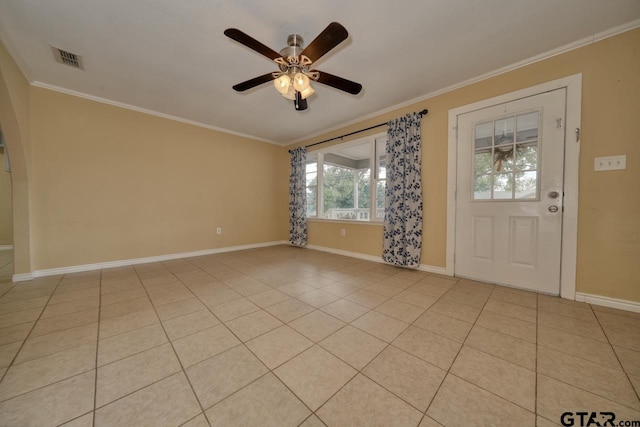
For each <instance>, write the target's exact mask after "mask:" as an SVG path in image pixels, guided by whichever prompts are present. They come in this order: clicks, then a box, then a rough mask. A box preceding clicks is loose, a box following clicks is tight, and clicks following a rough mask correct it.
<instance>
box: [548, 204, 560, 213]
mask: <svg viewBox="0 0 640 427" xmlns="http://www.w3.org/2000/svg"><path fill="white" fill-rule="evenodd" d="M549 212H551V213H556V212H558V207H557V206H553V205H551V206H549Z"/></svg>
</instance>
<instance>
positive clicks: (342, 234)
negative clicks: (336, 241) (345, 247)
mask: <svg viewBox="0 0 640 427" xmlns="http://www.w3.org/2000/svg"><path fill="white" fill-rule="evenodd" d="M340 235H341V236H342V237H344V236H346V235H347V230H345V229H344V228H341V229H340Z"/></svg>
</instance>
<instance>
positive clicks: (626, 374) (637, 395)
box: [589, 304, 640, 411]
mask: <svg viewBox="0 0 640 427" xmlns="http://www.w3.org/2000/svg"><path fill="white" fill-rule="evenodd" d="M589 307H590V308H591V311H592V312H593V315H594V316H595V318H596V322H598V325H600V329H602V333H604V336H605V338H606V339H607V343H608V344H609V346H610V347H611V351H613V354H614V356H615V357H616V360H617V361H618V363H619V364H620V367H621V368H622V372H624V374H625V376H626V377H627V381H629V384H630V385H631V390H633V392H634V393H635V395H636V399H637V400H638V401H639V402H640V391H638V390H636V388H635V387H634V385H633V382H632V381H631V378H630V377H629V372H627V370H626V369H625V367H624V365H623V364H622V361H621V360H620V357H619V356H618V353H617V352H616V350H615V349H614V348H613V344H611V341H610V340H609V335H607V332H606V331H605V329H604V327H603V326H602V323H600V318H599V317H598V315H597V314H596V311H595V310H594V309H593V306H592V305H591V304H589ZM623 348H624V347H623ZM593 394H595V393H593ZM626 406H628V405H626ZM635 410H636V411H637V410H638V409H637V408H636V409H635Z"/></svg>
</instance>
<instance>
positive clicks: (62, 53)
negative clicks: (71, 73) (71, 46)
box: [51, 46, 84, 70]
mask: <svg viewBox="0 0 640 427" xmlns="http://www.w3.org/2000/svg"><path fill="white" fill-rule="evenodd" d="M51 49H52V50H53V56H54V57H55V58H56V61H57V62H59V63H61V64H65V65H68V66H70V67H73V68H79V69H81V70H82V69H84V68H83V67H82V57H81V56H80V55H76V54H75V53H71V52H69V51H68V50H64V49H60V48H59V47H55V46H51Z"/></svg>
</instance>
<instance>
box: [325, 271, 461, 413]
mask: <svg viewBox="0 0 640 427" xmlns="http://www.w3.org/2000/svg"><path fill="white" fill-rule="evenodd" d="M459 281H460V279H458V280H457V281H456V282H454V284H453V285H452V286H451V287H453V286H455V285H456V284H457V283H458V282H459ZM415 283H417V282H414V284H415ZM451 287H450V288H449V290H450V289H451ZM449 290H447V292H448V291H449ZM447 292H444V293H443V294H442V295H440V296H439V297H438V298H437V299H436V300H435V301H434V302H433V304H431V306H433V305H434V304H435V303H437V302H438V301H439V300H440V299H441V298H442V297H443V296H444V295H445V294H446V293H447ZM390 299H392V298H387V300H390ZM385 302H386V301H385ZM382 304H384V302H383V303H380V304H378V305H377V306H376V307H374V308H372V309H369V312H370V311H373V310H375V308H377V307H379V306H380V305H382ZM431 306H429V308H431ZM429 308H427V309H425V310H424V311H423V312H422V313H421V314H420V316H422V315H423V314H424V313H426V312H427V311H428V310H429ZM367 313H368V312H367ZM365 314H366V313H365ZM365 314H363V316H364V315H365ZM420 316H418V318H420ZM360 317H362V316H360ZM360 317H358V319H359V318H360ZM418 318H416V319H415V320H414V321H413V322H411V323H409V324H408V326H407V327H406V328H404V329H403V330H402V332H400V334H398V335H397V336H396V337H395V338H394V339H393V340H392V341H391V342H389V343H386V342H385V341H383V340H380V338H378V337H376V336H374V335H371V334H369V333H368V332H366V331H361V330H360V329H359V328H356V329H358V330H359V331H361V332H363V333H365V334H367V335H370V336H372V337H374V338H376V339H378V340H380V341H383V342H385V343H386V344H387V345H386V346H385V347H384V348H383V349H382V350H380V351H379V352H378V353H377V354H376V355H375V356H374V357H373V358H372V359H371V360H370V361H369V362H367V363H366V364H365V365H364V366H363V367H362V369H356V368H355V367H353V366H351V365H349V364H348V363H347V362H345V361H344V360H342V359H341V358H339V357H338V356H337V355H335V354H333V353H332V352H331V351H330V350H328V349H325V348H324V347H322V346H320V347H322V348H323V349H324V350H325V351H327V352H329V354H331V355H333V356H334V357H336V358H338V359H339V360H341V361H342V362H344V363H346V364H347V365H348V366H351V367H352V368H354V369H356V372H357V373H356V375H354V376H353V377H352V378H350V379H349V381H347V382H346V383H345V384H344V385H343V386H342V387H340V388H339V389H338V390H337V391H336V392H335V393H333V394H332V395H331V396H329V398H328V399H327V400H325V402H324V403H323V404H322V405H320V406H319V407H318V409H316V411H315V412H314V414H315V415H316V416H317V417H318V418H319V419H320V420H321V421H322V419H321V418H320V416H318V415H317V412H318V411H319V410H320V409H321V408H322V407H323V406H325V405H326V404H327V403H328V402H329V401H330V400H331V399H333V397H334V396H336V395H337V394H338V393H339V392H340V391H341V390H342V389H344V388H345V387H346V386H347V385H348V384H349V383H351V382H352V381H353V380H354V378H356V377H357V376H358V375H362V376H364V377H366V378H367V379H368V380H370V381H372V382H374V383H375V384H376V385H378V386H380V387H382V388H383V389H384V390H385V391H387V392H388V393H391V394H392V395H393V396H395V397H396V398H398V399H400V400H401V401H402V402H404V403H406V404H408V405H409V406H411V407H412V408H415V406H413V405H412V404H411V403H409V402H407V401H406V400H404V399H403V398H401V397H400V396H398V395H397V394H395V393H394V392H392V391H391V390H388V389H387V388H386V387H384V386H382V385H381V384H379V383H378V382H377V381H375V380H373V379H371V378H369V377H368V376H367V375H366V374H365V373H364V372H363V371H364V370H365V369H366V368H367V367H368V366H369V365H370V364H371V362H373V361H374V360H375V359H376V358H377V357H378V356H379V355H380V354H382V353H383V352H384V351H386V350H387V349H388V348H389V347H391V346H392V344H393V341H395V339H396V338H398V337H399V336H400V335H402V333H403V332H404V331H406V330H407V329H409V328H410V327H411V326H414V323H415V322H416V321H417V320H418ZM355 320H357V319H355ZM355 320H354V322H355ZM348 325H351V323H348ZM345 326H346V325H345ZM352 327H353V328H355V326H352ZM416 327H418V326H416ZM418 328H419V327H418ZM420 329H421V330H423V329H422V328H420ZM393 347H394V348H397V347H396V346H393ZM398 350H401V351H403V352H405V353H407V354H411V353H408V352H406V351H404V350H402V349H398ZM411 356H413V357H416V358H417V359H419V360H423V359H421V358H419V357H417V356H415V355H412V354H411ZM423 361H424V362H426V363H428V364H430V365H432V366H435V365H433V364H432V363H430V362H427V361H426V360H423ZM436 368H438V369H442V368H439V367H437V366H436ZM442 370H443V369H442ZM445 377H446V374H445ZM445 377H443V378H442V382H444V378H445ZM442 382H441V383H440V385H442ZM439 389H440V387H438V390H439ZM437 392H438V391H437V390H436V393H435V394H434V398H435V395H436V394H437ZM432 401H433V399H432ZM430 404H431V402H430V403H429V406H430ZM429 406H427V409H425V410H424V411H421V410H419V409H418V408H415V409H417V410H418V412H420V413H422V417H421V419H420V422H422V419H423V418H424V417H425V415H426V412H427V410H428V409H429Z"/></svg>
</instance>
